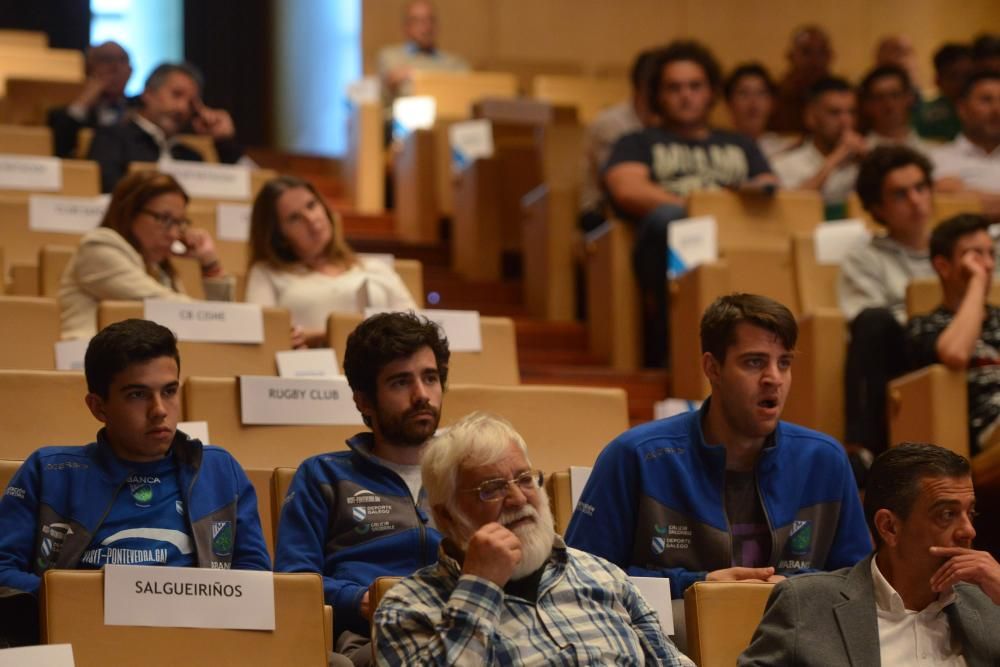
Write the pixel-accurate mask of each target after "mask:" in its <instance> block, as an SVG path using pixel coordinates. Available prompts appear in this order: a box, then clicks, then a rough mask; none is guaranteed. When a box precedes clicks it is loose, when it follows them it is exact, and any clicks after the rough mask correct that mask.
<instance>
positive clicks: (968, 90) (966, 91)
mask: <svg viewBox="0 0 1000 667" xmlns="http://www.w3.org/2000/svg"><path fill="white" fill-rule="evenodd" d="M982 81H1000V72H997V71H994V70H991V69H987V70H982V71H979V72H974V73H973V74H972V76H970V77H969V78H968V79H966V80H965V84H964V85H963V86H962V92H961V93H959V95H958V97H959V99H963V100H964V99H965V98H967V97H968V96H969V95H971V94H972V91H973V90H975V88H976V86H978V85H979V84H980V82H982Z"/></svg>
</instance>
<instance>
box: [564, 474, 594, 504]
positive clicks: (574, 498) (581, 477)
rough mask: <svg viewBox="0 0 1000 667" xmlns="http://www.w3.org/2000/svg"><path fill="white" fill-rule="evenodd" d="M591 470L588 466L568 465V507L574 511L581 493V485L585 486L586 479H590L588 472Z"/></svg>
mask: <svg viewBox="0 0 1000 667" xmlns="http://www.w3.org/2000/svg"><path fill="white" fill-rule="evenodd" d="M593 470H594V469H593V468H591V467H590V466H570V467H569V498H570V501H571V502H572V505H570V507H572V508H573V510H574V511H575V510H576V506H577V504H579V502H580V494H581V493H583V487H585V486H587V480H588V479H590V473H591V472H592V471H593Z"/></svg>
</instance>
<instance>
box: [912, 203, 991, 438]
mask: <svg viewBox="0 0 1000 667" xmlns="http://www.w3.org/2000/svg"><path fill="white" fill-rule="evenodd" d="M931 263H932V264H933V265H934V270H935V271H937V274H938V277H939V278H940V280H941V288H942V291H943V292H944V298H943V299H942V303H941V305H940V306H939V307H938V308H937V309H936V310H934V311H933V312H932V313H930V314H928V315H923V316H920V317H914V318H913V319H911V320H910V322H909V325H908V326H907V330H906V334H907V340H908V347H909V350H908V351H909V356H910V359H911V361H912V364H913V367H914V368H920V367H922V366H927V365H929V364H936V363H940V364H944V365H945V366H947V367H948V368H950V369H952V370H966V371H967V372H968V388H969V448H970V451H971V453H972V454H973V455H975V454H978V453H979V452H980V451H982V450H984V449H986V448H987V447H989V446H991V445H993V444H994V443H996V441H997V440H998V439H1000V431H998V428H997V427H998V426H1000V308H997V307H996V306H991V305H989V304H988V303H987V299H988V298H989V294H990V284H991V282H992V280H993V271H994V270H995V268H996V256H995V250H994V244H993V239H992V237H991V236H990V233H989V221H988V220H987V219H986V218H985V217H983V216H981V215H973V214H967V213H966V214H960V215H956V216H955V217H953V218H949V219H948V220H945V221H944V222H942V223H941V224H940V225H938V226H937V227H936V228H935V229H934V232H933V233H932V234H931Z"/></svg>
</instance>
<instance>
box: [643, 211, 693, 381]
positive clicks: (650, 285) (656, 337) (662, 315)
mask: <svg viewBox="0 0 1000 667" xmlns="http://www.w3.org/2000/svg"><path fill="white" fill-rule="evenodd" d="M684 217H687V211H685V210H684V207H682V206H679V205H677V204H661V205H660V206H658V207H656V208H655V209H653V210H652V211H650V212H649V213H648V214H647V215H646V217H644V218H642V219H641V220H640V221H639V222H638V223H636V227H635V247H634V248H633V249H632V267H633V269H634V270H635V276H636V280H637V281H638V283H639V292H640V295H641V298H642V348H643V365H644V366H646V367H647V368H663V367H665V366H666V365H667V350H668V349H669V347H670V338H669V328H668V324H667V322H668V315H669V309H668V306H669V302H668V298H669V294H668V292H667V286H666V283H667V226H668V225H669V224H670V223H671V222H672V221H674V220H680V219H681V218H684Z"/></svg>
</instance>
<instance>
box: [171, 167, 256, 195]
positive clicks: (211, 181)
mask: <svg viewBox="0 0 1000 667" xmlns="http://www.w3.org/2000/svg"><path fill="white" fill-rule="evenodd" d="M157 168H158V169H159V170H160V171H162V172H164V173H166V174H170V175H171V176H173V177H174V178H176V179H177V180H178V182H180V184H181V186H182V187H183V188H184V189H185V190H187V193H188V195H190V196H191V197H201V198H203V199H239V200H244V201H245V200H249V199H250V169H248V168H247V167H244V166H241V165H235V164H205V163H204V162H191V161H189V160H160V161H159V163H158V164H157Z"/></svg>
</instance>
